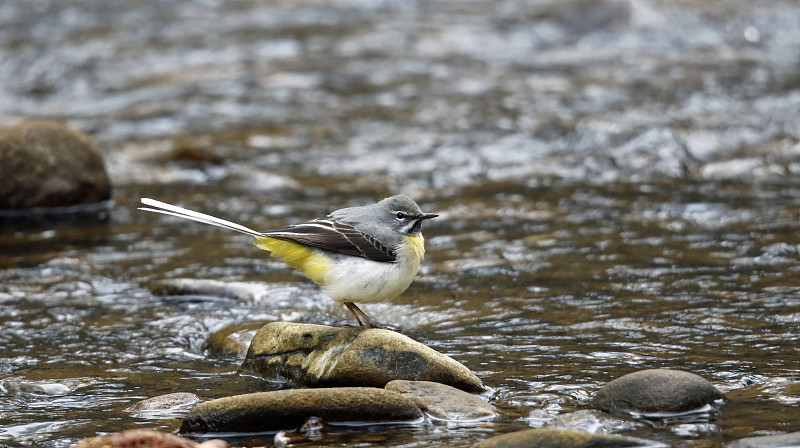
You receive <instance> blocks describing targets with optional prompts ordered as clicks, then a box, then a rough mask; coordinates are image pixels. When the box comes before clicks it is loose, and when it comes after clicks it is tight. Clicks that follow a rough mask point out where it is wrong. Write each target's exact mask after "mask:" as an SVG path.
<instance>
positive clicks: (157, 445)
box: [72, 429, 228, 448]
mask: <svg viewBox="0 0 800 448" xmlns="http://www.w3.org/2000/svg"><path fill="white" fill-rule="evenodd" d="M135 447H149V448H227V447H228V443H227V442H225V441H223V440H207V441H205V442H203V443H197V442H195V441H194V440H189V439H186V438H183V437H180V436H176V435H174V434H166V433H163V432H158V431H152V430H149V429H130V430H128V431H123V432H117V433H113V434H107V435H103V436H97V437H91V438H88V439H83V440H81V441H80V442H78V443H77V444H76V445H73V447H72V448H135Z"/></svg>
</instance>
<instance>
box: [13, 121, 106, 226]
mask: <svg viewBox="0 0 800 448" xmlns="http://www.w3.org/2000/svg"><path fill="white" fill-rule="evenodd" d="M110 199H111V185H110V183H109V180H108V175H107V173H106V169H105V166H104V165H103V158H102V155H101V154H100V152H99V151H98V150H97V149H96V148H95V147H94V146H93V145H92V142H91V140H90V138H89V136H87V135H86V134H83V133H81V132H78V131H74V130H72V129H70V128H68V127H67V126H65V125H63V124H61V123H57V122H52V121H44V120H29V121H25V122H22V123H20V124H18V125H15V126H10V127H7V128H3V129H0V211H4V212H8V211H19V210H24V209H31V208H50V207H62V208H63V207H69V206H75V205H78V204H98V203H103V202H104V201H109V200H110ZM6 214H7V213H6Z"/></svg>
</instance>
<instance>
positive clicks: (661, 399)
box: [592, 369, 724, 413]
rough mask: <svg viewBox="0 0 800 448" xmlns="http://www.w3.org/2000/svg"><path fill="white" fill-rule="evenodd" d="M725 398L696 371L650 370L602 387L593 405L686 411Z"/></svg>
mask: <svg viewBox="0 0 800 448" xmlns="http://www.w3.org/2000/svg"><path fill="white" fill-rule="evenodd" d="M723 397H724V396H723V394H722V392H720V391H718V390H717V389H716V388H715V387H714V385H712V384H711V383H710V382H708V381H706V380H705V379H703V378H701V377H699V376H697V375H695V374H693V373H689V372H683V371H680V370H668V369H650V370H642V371H639V372H634V373H629V374H627V375H624V376H621V377H619V378H617V379H615V380H614V381H611V382H610V383H608V384H606V385H605V386H603V387H601V388H600V389H599V390H598V391H597V393H596V394H595V395H594V397H593V398H592V405H593V406H594V407H595V408H597V409H600V410H603V411H606V412H612V413H618V412H624V411H637V412H687V411H691V410H693V409H697V408H699V407H702V406H704V405H707V404H711V403H713V402H714V401H715V400H718V399H720V398H723Z"/></svg>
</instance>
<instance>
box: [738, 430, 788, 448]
mask: <svg viewBox="0 0 800 448" xmlns="http://www.w3.org/2000/svg"><path fill="white" fill-rule="evenodd" d="M792 446H800V432H790V433H787V434H773V435H770V436H761V437H746V438H744V439H739V440H734V441H733V442H731V443H729V444H728V445H727V448H785V447H792Z"/></svg>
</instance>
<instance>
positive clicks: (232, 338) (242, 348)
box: [205, 320, 269, 358]
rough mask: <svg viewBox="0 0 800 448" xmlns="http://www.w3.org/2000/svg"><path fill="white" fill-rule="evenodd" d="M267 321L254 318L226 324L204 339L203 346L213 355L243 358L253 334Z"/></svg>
mask: <svg viewBox="0 0 800 448" xmlns="http://www.w3.org/2000/svg"><path fill="white" fill-rule="evenodd" d="M268 323H269V321H265V320H254V321H248V322H240V323H237V324H232V325H228V326H227V327H224V328H222V329H221V330H218V331H216V332H214V334H212V335H211V336H210V337H209V338H208V341H206V345H205V348H206V350H208V351H209V352H210V353H211V355H213V356H219V357H229V356H230V357H236V358H244V357H245V355H247V349H248V348H249V347H250V341H252V340H253V336H255V335H256V333H257V332H258V330H260V329H261V327H263V326H264V325H266V324H268Z"/></svg>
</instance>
